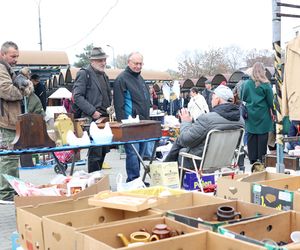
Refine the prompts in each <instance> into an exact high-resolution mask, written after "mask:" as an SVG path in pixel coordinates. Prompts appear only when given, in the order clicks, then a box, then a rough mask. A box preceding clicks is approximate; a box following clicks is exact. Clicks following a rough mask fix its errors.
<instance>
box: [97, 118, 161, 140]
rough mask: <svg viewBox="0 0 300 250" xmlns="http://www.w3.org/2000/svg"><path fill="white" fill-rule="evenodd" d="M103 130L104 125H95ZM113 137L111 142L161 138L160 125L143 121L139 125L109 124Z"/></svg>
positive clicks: (156, 122)
mask: <svg viewBox="0 0 300 250" xmlns="http://www.w3.org/2000/svg"><path fill="white" fill-rule="evenodd" d="M97 125H98V127H99V128H104V125H105V124H104V123H99V124H97ZM109 125H110V127H111V130H112V133H113V135H114V137H113V141H123V142H126V141H134V140H143V139H149V138H159V137H161V123H160V122H159V121H151V120H143V121H141V122H139V123H131V124H122V123H120V122H110V123H109Z"/></svg>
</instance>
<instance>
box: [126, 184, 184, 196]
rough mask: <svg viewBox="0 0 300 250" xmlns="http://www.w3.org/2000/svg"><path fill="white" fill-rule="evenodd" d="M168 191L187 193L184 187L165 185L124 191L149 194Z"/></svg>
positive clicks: (159, 193)
mask: <svg viewBox="0 0 300 250" xmlns="http://www.w3.org/2000/svg"><path fill="white" fill-rule="evenodd" d="M166 192H168V193H170V194H171V195H181V194H183V193H186V192H187V191H185V190H182V189H173V188H167V187H163V186H155V187H149V188H143V189H136V190H130V191H124V192H123V193H130V194H142V195H147V196H161V195H163V194H165V193H166Z"/></svg>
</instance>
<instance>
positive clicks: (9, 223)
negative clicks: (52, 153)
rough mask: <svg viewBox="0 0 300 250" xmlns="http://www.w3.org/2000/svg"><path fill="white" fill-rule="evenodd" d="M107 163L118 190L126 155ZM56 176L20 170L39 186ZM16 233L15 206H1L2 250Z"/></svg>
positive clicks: (6, 249)
mask: <svg viewBox="0 0 300 250" xmlns="http://www.w3.org/2000/svg"><path fill="white" fill-rule="evenodd" d="M82 155H83V157H84V155H85V154H84V153H83V154H82ZM106 162H108V163H109V165H110V166H111V167H112V168H111V169H108V170H103V172H104V173H105V174H108V175H109V178H110V184H111V188H112V190H116V176H117V174H118V173H122V175H123V176H124V179H125V178H126V173H125V167H124V166H125V160H124V155H120V154H119V152H118V151H117V150H111V152H110V153H109V154H108V155H107V157H106ZM245 165H246V167H247V168H246V171H247V170H249V163H248V162H246V164H245ZM76 170H85V171H87V168H86V166H85V165H81V166H76V167H75V171H76ZM55 176H56V173H55V172H54V170H53V168H50V167H48V168H42V169H20V177H21V179H23V180H25V181H29V182H31V183H33V184H37V185H38V184H45V183H48V182H49V180H51V179H52V178H54V177H55ZM146 180H147V179H146ZM148 181H149V180H148ZM14 231H16V218H15V207H14V205H0V250H9V249H11V239H10V237H11V234H12V233H13V232H14Z"/></svg>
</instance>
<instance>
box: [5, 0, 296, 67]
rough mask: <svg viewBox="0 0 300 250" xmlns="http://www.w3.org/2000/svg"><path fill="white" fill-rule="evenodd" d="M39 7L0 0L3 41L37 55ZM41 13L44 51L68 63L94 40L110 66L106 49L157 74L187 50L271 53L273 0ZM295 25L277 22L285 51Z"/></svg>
mask: <svg viewBox="0 0 300 250" xmlns="http://www.w3.org/2000/svg"><path fill="white" fill-rule="evenodd" d="M38 2H39V0H9V1H8V0H1V14H0V23H1V32H0V43H1V44H2V43H3V42H5V41H7V40H12V41H14V42H16V43H17V44H18V45H19V48H20V50H39V44H38V43H39V29H38ZM281 2H286V3H287V2H288V3H294V4H300V0H285V1H284V0H282V1H281ZM40 10H41V21H42V22H41V23H42V39H43V49H44V50H63V51H66V52H67V53H68V56H69V60H70V63H74V61H75V60H76V57H75V54H79V53H81V52H82V51H83V48H84V47H85V46H86V45H88V44H91V43H93V44H94V45H97V46H101V47H103V49H104V50H105V51H106V53H108V54H109V55H110V58H109V63H110V60H112V58H113V56H112V49H111V48H110V47H107V46H106V45H107V44H109V45H111V46H112V47H113V48H114V52H115V56H117V55H118V54H129V53H130V52H132V51H140V52H141V53H142V54H143V55H144V63H145V65H144V68H146V69H154V70H166V69H168V68H172V69H177V61H178V58H179V57H180V55H181V54H182V53H183V52H184V51H193V50H202V51H204V50H208V49H211V48H218V47H227V46H230V45H237V46H239V47H241V48H242V49H244V50H248V49H253V48H256V49H271V48H272V0H184V1H180V0H119V1H116V0H84V1H77V0H73V1H72V0H41V2H40ZM282 12H284V13H296V14H299V15H300V10H299V9H290V8H288V9H287V8H282ZM298 25H300V19H291V18H282V46H285V43H286V42H287V41H289V40H291V39H292V38H293V37H294V36H295V31H296V29H295V28H294V27H296V26H298ZM298 29H299V28H298Z"/></svg>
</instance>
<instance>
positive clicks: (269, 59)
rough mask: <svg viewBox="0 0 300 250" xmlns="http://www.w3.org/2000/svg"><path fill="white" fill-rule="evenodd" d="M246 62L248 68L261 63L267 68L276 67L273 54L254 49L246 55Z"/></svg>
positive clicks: (268, 51) (265, 50)
mask: <svg viewBox="0 0 300 250" xmlns="http://www.w3.org/2000/svg"><path fill="white" fill-rule="evenodd" d="M245 61H246V65H247V67H252V66H253V64H254V63H256V62H261V63H263V64H264V65H265V66H267V67H272V66H274V56H273V52H271V51H270V50H267V49H264V50H257V49H252V50H250V51H248V52H247V53H246V56H245Z"/></svg>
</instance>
